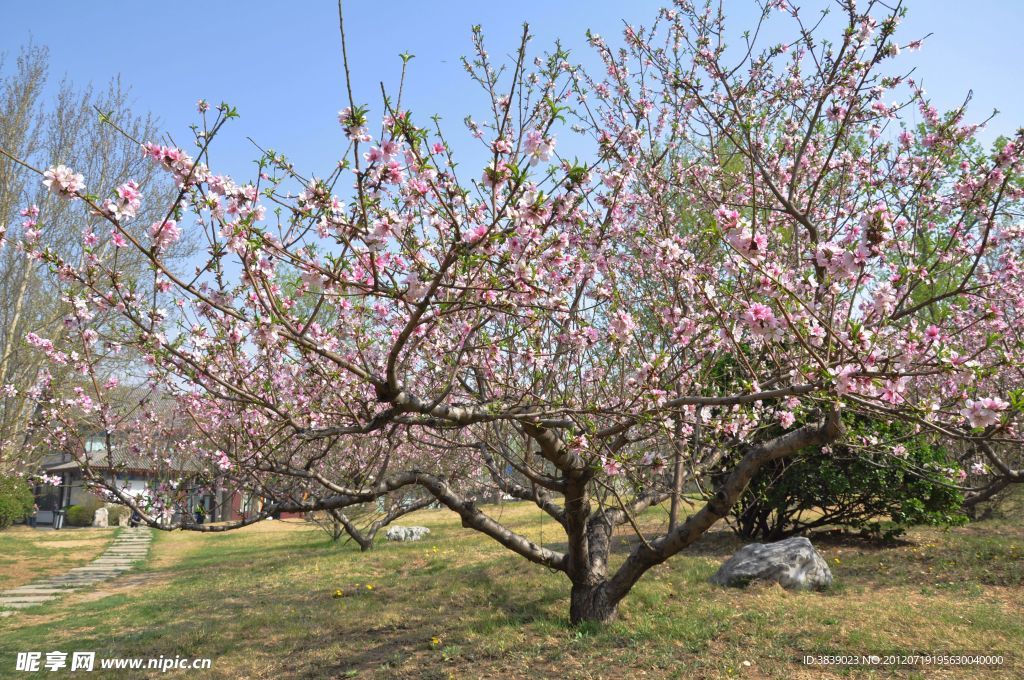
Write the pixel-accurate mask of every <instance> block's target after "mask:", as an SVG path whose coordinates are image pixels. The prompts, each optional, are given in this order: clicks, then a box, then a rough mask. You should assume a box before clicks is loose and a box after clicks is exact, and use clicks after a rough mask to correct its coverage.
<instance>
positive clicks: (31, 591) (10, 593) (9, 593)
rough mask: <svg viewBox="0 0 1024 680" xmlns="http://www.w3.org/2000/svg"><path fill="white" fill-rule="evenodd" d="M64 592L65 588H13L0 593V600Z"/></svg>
mask: <svg viewBox="0 0 1024 680" xmlns="http://www.w3.org/2000/svg"><path fill="white" fill-rule="evenodd" d="M62 592H64V589H63V588H29V587H25V588H13V589H11V590H5V591H3V592H0V598H3V597H16V596H18V595H50V594H52V593H62Z"/></svg>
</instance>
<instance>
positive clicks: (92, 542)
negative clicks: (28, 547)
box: [35, 538, 107, 548]
mask: <svg viewBox="0 0 1024 680" xmlns="http://www.w3.org/2000/svg"><path fill="white" fill-rule="evenodd" d="M106 543H107V539H105V538H88V539H82V540H78V539H75V540H71V541H35V545H36V547H38V548H82V547H86V546H89V547H95V546H102V545H106Z"/></svg>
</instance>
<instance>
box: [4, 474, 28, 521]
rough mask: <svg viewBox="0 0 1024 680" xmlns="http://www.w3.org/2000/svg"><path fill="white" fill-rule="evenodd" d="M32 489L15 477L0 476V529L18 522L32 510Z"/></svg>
mask: <svg viewBox="0 0 1024 680" xmlns="http://www.w3.org/2000/svg"><path fill="white" fill-rule="evenodd" d="M34 502H35V501H34V499H33V496H32V489H30V488H29V486H28V484H27V483H25V480H23V479H19V478H17V477H0V530H3V529H6V528H7V527H9V526H11V524H13V523H14V522H20V521H21V520H23V519H24V518H25V517H26V516H27V515H29V514H30V513H31V512H32V504H33V503H34Z"/></svg>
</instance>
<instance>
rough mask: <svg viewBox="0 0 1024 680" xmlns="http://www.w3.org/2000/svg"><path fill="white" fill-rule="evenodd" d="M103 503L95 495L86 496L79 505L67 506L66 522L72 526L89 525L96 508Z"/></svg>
mask: <svg viewBox="0 0 1024 680" xmlns="http://www.w3.org/2000/svg"><path fill="white" fill-rule="evenodd" d="M101 505H103V503H101V502H100V499H98V498H96V497H95V496H89V497H87V498H86V499H85V500H84V501H83V502H82V504H81V505H72V506H71V507H69V508H68V518H67V522H68V525H69V526H73V527H91V526H92V520H93V517H94V516H95V515H96V510H97V508H99V507H100V506H101Z"/></svg>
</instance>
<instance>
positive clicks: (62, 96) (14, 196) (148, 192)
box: [0, 44, 188, 472]
mask: <svg viewBox="0 0 1024 680" xmlns="http://www.w3.org/2000/svg"><path fill="white" fill-rule="evenodd" d="M49 81H50V74H49V58H48V52H47V50H46V48H45V47H41V46H38V45H32V44H30V45H28V46H26V47H24V48H22V49H21V50H20V51H19V52H18V53H17V54H16V55H12V54H6V53H5V54H3V55H0V121H3V122H2V124H0V148H3V149H5V150H6V151H8V152H9V153H10V155H9V156H0V229H3V230H4V233H3V235H2V236H0V239H3V240H6V241H7V242H9V246H8V247H6V248H3V249H2V250H0V472H4V471H7V472H9V471H13V470H18V471H22V472H24V471H32V468H33V465H34V462H35V461H34V460H33V458H32V456H33V455H34V454H32V452H33V451H35V452H36V453H38V449H35V448H34V447H32V446H31V443H32V442H31V441H30V440H31V429H32V423H33V417H34V414H36V410H37V404H38V400H39V397H40V396H43V395H41V394H40V392H39V390H40V389H47V390H49V391H50V393H51V394H56V393H60V392H61V391H62V390H63V388H64V387H65V386H66V385H67V384H69V382H74V380H75V378H74V376H73V375H72V374H71V367H70V365H69V364H68V363H67V362H65V363H57V364H54V363H44V362H41V361H40V357H39V355H38V353H37V352H35V351H33V350H32V349H31V347H30V346H29V344H28V343H27V342H26V337H27V336H28V335H29V334H34V335H37V336H44V337H60V335H61V333H62V329H63V325H64V320H65V317H66V316H67V313H68V302H67V300H66V299H64V296H63V294H62V292H61V289H60V286H59V285H57V281H55V280H54V279H53V278H50V277H48V276H46V275H45V274H44V273H42V272H40V270H39V268H38V267H37V266H35V262H33V261H32V260H30V259H26V258H25V257H24V255H23V253H22V252H20V251H19V250H18V247H17V243H18V242H19V241H20V240H21V239H24V238H26V237H28V238H29V240H36V239H39V240H40V241H41V242H42V243H44V244H45V245H46V246H47V247H50V248H52V249H53V250H54V251H55V252H59V253H61V255H62V257H64V258H66V259H67V260H68V261H69V262H77V263H81V262H83V261H84V257H85V251H84V249H83V235H85V234H93V236H92V237H90V239H89V240H92V239H96V242H97V243H96V246H97V248H96V250H95V251H94V252H95V253H96V254H97V256H98V257H101V258H105V259H112V258H113V251H114V248H113V247H112V246H111V244H110V232H109V230H104V229H102V226H101V225H102V219H101V218H100V217H99V216H97V215H94V214H83V213H81V212H78V211H75V210H69V209H68V208H69V206H68V205H67V203H66V202H65V201H63V200H60V199H59V197H57V196H56V195H55V194H53V193H52V192H50V191H48V190H47V189H46V187H44V186H42V185H41V184H40V183H39V179H38V176H37V175H36V174H35V173H33V172H32V171H31V170H29V169H28V168H27V167H26V166H25V165H24V164H22V163H19V162H17V161H15V160H14V158H12V157H11V156H14V157H16V158H18V159H20V160H22V161H24V162H26V163H29V164H33V165H39V166H43V167H49V166H56V165H61V164H66V163H71V162H72V161H73V162H74V164H75V166H76V167H77V168H78V169H79V171H80V172H83V173H87V174H89V176H90V177H92V176H95V177H96V178H97V179H98V180H99V181H101V182H104V183H108V184H111V185H120V184H124V183H126V182H128V181H133V182H134V183H135V188H136V190H137V191H138V192H139V193H140V194H141V195H142V196H145V198H146V199H148V200H147V202H146V204H145V205H144V206H142V207H140V208H139V209H138V214H137V215H136V219H137V220H138V221H139V223H140V224H141V223H145V224H147V225H148V224H149V222H152V221H153V220H156V219H157V217H158V214H159V213H160V212H161V211H163V210H166V207H167V205H168V204H169V203H170V202H171V200H172V198H173V197H172V193H171V192H172V190H173V185H172V183H171V182H170V181H169V180H168V179H167V177H166V176H164V175H162V174H161V173H157V172H156V171H155V170H154V168H153V167H152V166H151V165H149V164H147V163H146V162H145V159H144V157H143V155H142V152H141V150H140V146H139V143H138V141H136V140H139V139H150V138H153V137H154V136H155V135H157V133H158V126H157V121H156V120H155V119H154V118H153V117H152V116H150V115H148V114H135V113H133V112H132V110H131V106H130V91H129V90H128V89H127V88H125V87H124V86H123V85H122V84H121V82H120V81H119V80H118V79H114V80H111V81H110V82H109V83H108V84H107V85H106V86H105V87H103V88H94V87H92V86H87V87H84V88H82V87H76V86H75V85H74V84H72V83H70V82H68V81H67V80H62V81H60V82H59V83H57V84H56V85H53V84H51V83H50V82H49ZM107 120H111V121H116V122H117V128H115V127H114V126H112V125H110V124H109V123H108V122H106V121H107ZM33 206H34V208H33ZM36 210H38V212H40V213H45V214H46V215H47V218H46V223H45V226H41V225H39V224H38V222H37V220H36V219H35V217H34V214H33V213H34V212H35V211H36ZM124 217H125V218H126V221H127V218H128V215H125V216H124ZM146 220H148V222H147V221H146ZM187 252H188V246H187V244H182V245H181V246H178V247H177V248H176V250H175V254H174V256H175V257H180V256H184V255H187ZM118 262H119V264H118V266H125V267H128V269H129V270H137V269H138V268H139V267H140V266H141V263H142V258H140V257H139V256H138V255H137V254H133V253H128V252H125V253H120V254H119V261H118ZM126 358H127V357H122V358H121V360H119V361H117V362H113V361H109V362H108V370H109V371H112V372H116V371H124V370H125V369H126V365H127V364H126V361H125V360H124V359H126ZM46 374H49V376H50V380H49V381H47V380H45V379H44V376H45V375H46ZM47 383H48V385H49V386H48V387H47V388H41V385H44V384H47Z"/></svg>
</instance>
